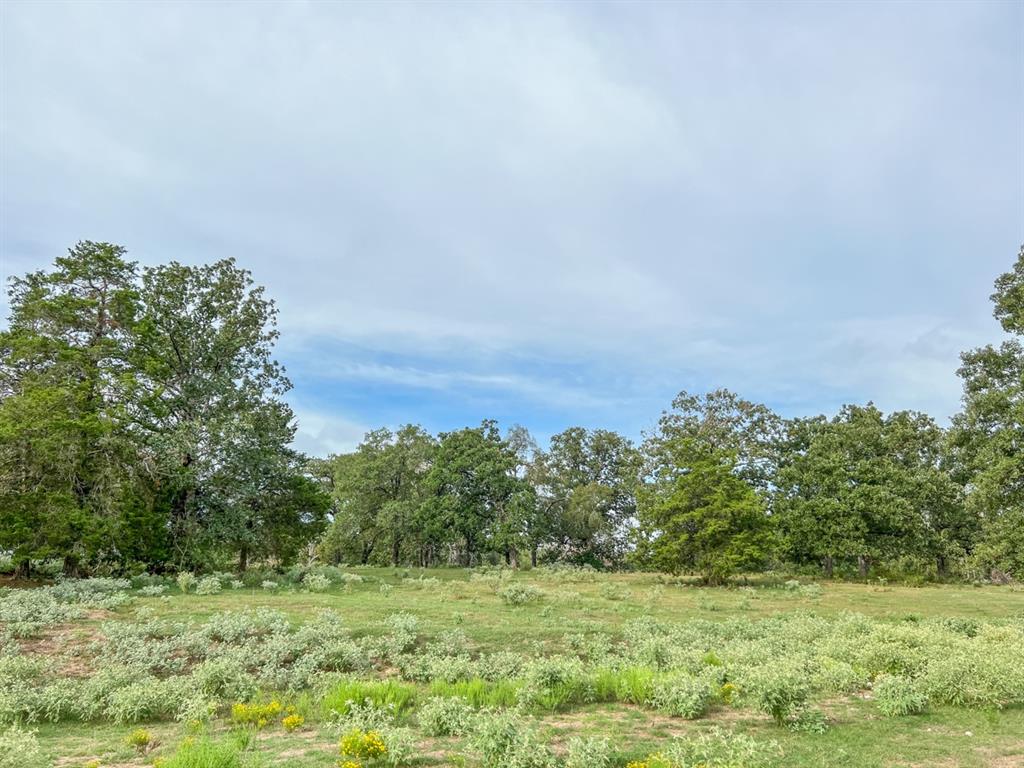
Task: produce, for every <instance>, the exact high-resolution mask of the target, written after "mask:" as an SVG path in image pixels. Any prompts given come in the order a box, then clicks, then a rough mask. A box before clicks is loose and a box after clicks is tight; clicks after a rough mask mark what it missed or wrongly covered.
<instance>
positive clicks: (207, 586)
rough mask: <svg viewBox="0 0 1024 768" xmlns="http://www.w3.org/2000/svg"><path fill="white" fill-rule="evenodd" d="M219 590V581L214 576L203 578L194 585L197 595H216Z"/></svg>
mask: <svg viewBox="0 0 1024 768" xmlns="http://www.w3.org/2000/svg"><path fill="white" fill-rule="evenodd" d="M220 590H221V586H220V579H218V578H217V577H216V576H204V577H203V578H201V579H200V580H199V581H198V582H197V583H196V594H197V595H217V594H220Z"/></svg>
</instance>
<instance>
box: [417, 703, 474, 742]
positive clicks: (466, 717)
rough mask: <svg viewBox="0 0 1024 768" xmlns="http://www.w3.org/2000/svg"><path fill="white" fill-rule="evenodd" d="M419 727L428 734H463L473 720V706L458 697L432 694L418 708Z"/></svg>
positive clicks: (466, 731) (467, 730)
mask: <svg viewBox="0 0 1024 768" xmlns="http://www.w3.org/2000/svg"><path fill="white" fill-rule="evenodd" d="M418 719H419V724H420V727H421V728H422V729H423V732H424V733H426V734H427V735H428V736H463V735H465V734H466V733H468V732H469V730H470V728H471V727H472V722H473V707H471V706H470V705H469V703H468V702H467V701H466V700H465V699H463V698H460V697H447V696H434V697H432V698H430V699H427V700H426V701H425V702H424V703H423V705H422V706H421V707H420V709H419V714H418Z"/></svg>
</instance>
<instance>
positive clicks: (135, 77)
mask: <svg viewBox="0 0 1024 768" xmlns="http://www.w3.org/2000/svg"><path fill="white" fill-rule="evenodd" d="M0 38H2V39H0V42H2V50H0V273H2V274H0V276H2V277H4V278H5V279H6V278H8V277H9V276H11V275H17V274H22V273H24V272H26V271H28V270H33V269H39V268H42V267H44V266H46V265H47V264H49V263H51V262H52V261H53V259H54V258H55V257H56V256H58V255H60V254H61V253H62V252H63V251H64V250H65V249H66V248H68V247H70V246H71V245H73V244H74V243H75V242H76V241H77V240H82V239H90V240H100V241H109V242H116V243H119V244H122V245H124V246H126V247H127V248H128V249H129V253H130V256H131V258H133V259H135V260H137V261H139V262H140V263H142V264H156V263H160V262H164V261H168V260H172V259H174V260H177V261H181V262H185V263H203V262H208V261H213V260H216V259H220V258H223V257H228V256H231V257H234V258H235V259H236V260H237V261H238V263H239V264H240V265H241V266H244V267H246V268H248V269H249V270H251V271H252V273H253V276H254V278H255V280H256V281H257V282H259V283H261V284H263V285H265V286H266V287H267V291H268V293H269V295H270V296H272V297H273V298H274V299H275V300H276V302H277V304H278V306H279V308H280V330H281V340H280V343H279V345H278V349H277V353H278V357H279V359H280V360H281V361H282V362H283V363H284V364H285V366H286V368H287V370H288V373H289V376H290V378H291V379H292V381H293V383H294V388H293V390H292V391H291V392H290V393H289V395H288V401H289V403H290V404H291V405H292V407H293V409H294V410H295V413H296V415H297V419H298V434H297V439H296V443H297V445H298V447H299V448H301V449H302V450H305V451H308V452H310V453H313V454H326V453H328V452H339V451H345V450H350V449H352V448H353V447H354V446H355V445H356V444H357V443H358V442H359V440H360V437H361V436H362V434H363V433H364V432H365V431H366V430H369V429H372V428H376V427H379V426H396V425H399V424H402V423H406V422H415V423H421V424H423V425H424V426H425V427H427V428H428V429H431V430H434V431H438V430H449V429H457V428H459V427H462V426H467V425H475V424H477V423H479V421H480V420H481V419H484V418H495V419H498V420H499V422H500V423H501V424H502V425H504V426H509V425H511V424H516V423H518V424H522V425H524V426H526V427H528V428H529V429H530V430H531V431H532V432H533V433H534V434H535V435H536V436H538V438H540V439H541V440H542V441H543V440H544V439H546V438H547V437H549V436H550V435H551V434H554V433H556V432H558V431H561V430H562V429H564V428H566V427H569V426H573V425H583V426H587V427H604V428H609V429H616V430H619V431H621V432H623V433H624V434H626V435H628V436H630V437H633V438H638V437H640V435H641V434H642V433H643V432H644V431H645V430H650V429H652V428H653V427H654V426H655V425H656V423H657V419H658V416H659V414H660V412H661V411H662V410H663V409H664V408H666V407H668V405H669V404H670V402H671V400H672V398H673V396H674V395H675V394H676V393H677V392H679V391H680V390H683V389H685V390H688V391H692V392H701V391H707V390H711V389H715V388H718V387H727V388H729V389H732V390H734V391H736V392H738V393H739V394H741V395H742V396H744V397H746V398H747V399H750V400H755V401H758V402H764V403H767V404H768V405H770V406H771V407H773V408H774V409H776V410H777V411H778V412H780V413H782V414H783V415H786V416H797V415H812V414H816V413H828V414H831V413H834V412H835V411H836V410H838V408H839V407H840V406H841V405H842V404H844V403H863V402H866V401H868V400H872V401H874V402H875V403H876V404H877V405H878V406H879V407H881V408H883V409H885V410H895V409H904V408H909V409H916V410H923V411H926V412H928V413H930V414H932V415H933V416H935V417H936V418H937V419H939V420H940V421H942V422H944V421H945V420H946V419H947V418H948V417H949V416H950V415H951V414H953V413H955V412H956V410H957V409H958V407H959V398H960V393H961V386H960V381H959V380H958V378H957V376H956V368H957V366H958V358H959V353H960V352H961V351H963V350H965V349H968V348H971V347H974V346H978V345H980V344H984V343H989V342H994V341H998V340H999V338H1000V331H999V328H998V325H997V323H996V322H995V321H994V320H993V319H992V316H991V304H990V302H989V300H988V297H989V295H990V294H991V293H992V283H993V280H994V279H995V278H996V276H997V275H998V274H999V273H1001V272H1003V271H1006V270H1007V269H1008V268H1009V267H1010V266H1011V264H1012V263H1013V261H1014V259H1015V258H1016V255H1017V251H1018V249H1019V247H1020V244H1021V243H1022V242H1024V3H1019V2H986V1H985V0H972V1H971V2H953V1H947V2H934V3H929V2H923V1H921V2H902V3H901V2H890V3H877V2H862V3H856V2H847V3H834V2H820V3H801V2H787V3H772V2H765V1H763V0H761V1H759V2H753V3H742V2H722V3H703V2H691V3H667V2H659V3H643V2H628V3H614V2H602V3H583V2H572V3H541V2H530V3H525V2H524V3H509V2H504V3H503V2H494V3H454V4H446V3H400V2H390V3H366V4H362V3H341V2H288V3H273V2H258V3H257V2H233V3H220V4H218V3H190V2H180V3H159V2H147V3H128V2H103V3H90V2H85V1H83V0H76V1H75V2H68V3H62V2H53V1H51V2H21V1H19V0H4V1H3V2H2V3H0ZM3 301H5V299H4V300H0V313H2V316H3V317H6V315H7V309H8V308H7V305H6V304H4V303H3Z"/></svg>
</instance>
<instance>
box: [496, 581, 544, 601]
mask: <svg viewBox="0 0 1024 768" xmlns="http://www.w3.org/2000/svg"><path fill="white" fill-rule="evenodd" d="M498 595H499V597H501V599H502V601H503V602H504V603H505V605H526V604H528V603H536V602H537V601H539V600H540V599H541V598H543V597H544V592H543V591H542V590H540V589H538V588H537V587H535V586H533V585H532V584H523V583H521V582H518V581H514V582H512V583H511V584H509V585H508V586H507V587H505V588H504V589H502V590H501V591H500V592H499V593H498Z"/></svg>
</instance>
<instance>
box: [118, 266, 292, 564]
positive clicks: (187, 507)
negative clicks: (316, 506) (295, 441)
mask: <svg viewBox="0 0 1024 768" xmlns="http://www.w3.org/2000/svg"><path fill="white" fill-rule="evenodd" d="M141 295H142V297H143V301H142V311H141V314H140V316H139V320H138V322H137V323H136V325H135V339H134V345H133V348H132V357H131V363H132V375H131V380H132V385H133V387H134V397H133V402H135V403H137V407H136V408H135V409H134V411H133V413H132V417H133V428H134V431H135V436H136V440H137V441H138V443H139V445H140V446H142V450H143V453H144V459H145V461H146V462H147V464H148V465H149V467H150V468H151V473H152V476H153V481H154V485H155V486H156V487H157V488H158V489H159V493H160V496H161V501H162V503H163V504H164V505H165V507H166V510H167V514H168V517H169V522H168V529H169V535H170V538H171V542H172V544H173V547H174V551H175V558H176V560H177V563H178V565H179V566H181V567H184V566H188V565H193V564H201V563H203V562H206V561H208V560H209V559H210V558H211V557H215V556H216V550H215V545H216V541H217V540H218V537H217V536H216V535H206V534H212V532H214V531H220V532H223V531H224V530H226V528H227V527H228V526H229V525H230V521H232V520H238V519H239V518H238V510H239V507H238V503H239V502H238V500H237V499H232V498H231V496H232V494H234V495H235V496H238V495H239V493H238V492H239V491H240V489H233V490H232V492H231V493H226V492H225V485H230V482H227V483H225V480H224V473H225V472H226V471H228V470H226V469H225V468H226V467H231V466H237V463H235V462H236V460H237V458H238V457H240V456H243V455H244V456H247V457H248V458H249V459H251V460H252V461H255V462H259V463H258V464H254V465H252V466H250V467H249V468H248V470H247V472H245V473H244V474H238V475H237V477H238V478H243V477H248V478H252V477H255V476H257V475H259V474H260V473H261V472H263V471H264V470H265V474H266V476H267V478H268V479H270V478H273V479H275V480H280V482H281V484H282V487H288V486H289V485H290V484H291V483H292V480H290V479H288V473H282V472H280V471H279V470H280V464H281V461H282V454H283V453H284V452H285V451H286V449H287V444H288V443H289V442H290V440H291V436H292V430H291V429H290V428H289V427H287V424H288V423H289V422H290V421H291V418H292V417H291V411H290V409H289V408H288V406H287V405H286V404H285V403H284V402H283V401H281V400H280V397H281V396H282V395H283V394H284V393H285V392H286V391H287V390H288V389H289V388H290V386H291V385H290V383H289V382H288V379H287V378H286V377H285V375H284V371H283V369H282V368H281V367H280V365H279V364H278V363H277V362H276V361H274V359H273V357H272V350H273V345H274V342H275V341H276V339H277V336H278V334H277V330H276V328H275V325H276V316H277V310H276V309H275V307H274V304H273V302H272V301H270V300H268V299H266V298H265V297H264V291H263V288H261V287H258V286H254V284H253V281H252V278H251V276H250V274H249V273H248V272H247V271H246V270H244V269H240V268H238V267H237V266H235V263H234V261H233V260H230V259H227V260H222V261H218V262H216V263H215V264H210V265H204V266H187V265H183V264H179V263H177V262H171V263H170V264H167V265H162V266H158V267H153V268H149V269H146V270H145V271H144V272H143V275H142V291H141ZM245 414H248V415H249V417H248V418H240V417H242V416H243V415H245ZM254 487H257V486H254ZM258 487H261V488H262V490H263V491H264V492H268V493H269V492H271V489H269V488H267V487H266V486H263V485H260V486H258ZM278 490H280V489H278ZM235 544H236V545H237V546H238V547H239V548H240V550H239V551H240V552H241V560H242V561H243V562H244V560H245V550H244V549H241V547H242V544H241V541H240V540H239V539H238V538H237V537H235Z"/></svg>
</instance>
